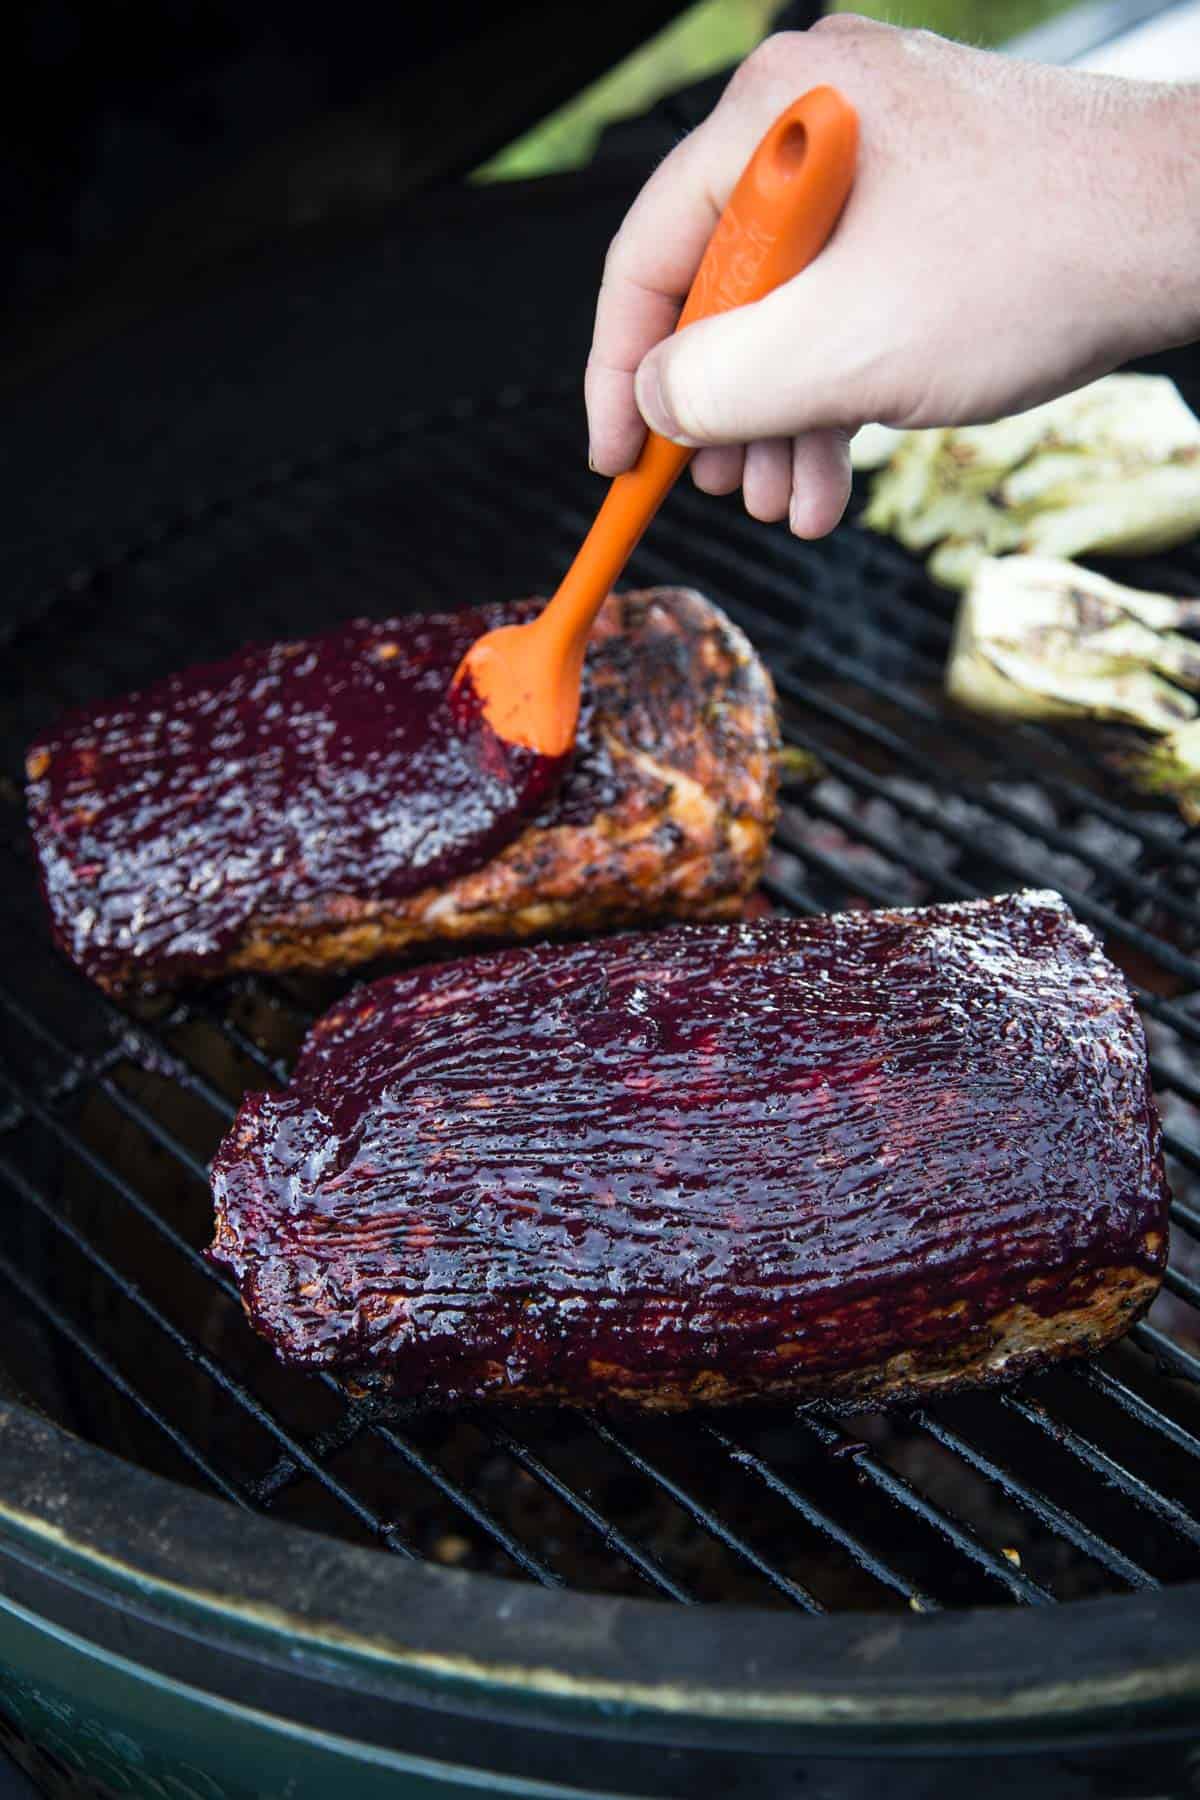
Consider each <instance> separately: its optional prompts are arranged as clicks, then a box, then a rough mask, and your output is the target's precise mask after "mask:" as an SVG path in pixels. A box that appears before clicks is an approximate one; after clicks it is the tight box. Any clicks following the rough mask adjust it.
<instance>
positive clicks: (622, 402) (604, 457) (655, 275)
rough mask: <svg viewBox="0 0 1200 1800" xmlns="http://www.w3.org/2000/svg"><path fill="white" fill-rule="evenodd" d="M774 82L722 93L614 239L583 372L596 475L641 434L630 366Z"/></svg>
mask: <svg viewBox="0 0 1200 1800" xmlns="http://www.w3.org/2000/svg"><path fill="white" fill-rule="evenodd" d="M782 91H783V90H782V88H780V89H779V92H776V91H775V90H774V89H772V88H770V87H766V86H764V87H763V91H762V93H761V94H759V93H757V92H756V93H755V99H754V103H753V104H749V103H747V102H746V101H745V100H742V101H736V102H733V103H731V102H730V100H729V98H728V96H726V97H725V98H723V99H722V100H721V102H720V104H719V105H718V106H717V108H716V110H715V111H714V112H713V113H712V114H711V115H710V117H709V118H708V119H706V120H705V122H704V124H703V125H701V126H700V127H699V128H698V129H697V130H696V131H693V132H692V133H691V135H690V136H689V137H687V138H685V139H684V141H683V142H682V143H681V144H679V145H677V146H676V148H675V149H674V150H673V151H672V152H671V154H670V155H669V156H668V157H667V158H666V159H665V160H664V161H663V162H662V163H660V164H659V166H658V168H657V169H656V170H655V172H654V174H653V175H652V176H651V177H650V179H649V181H648V182H647V183H646V185H645V187H644V188H643V189H642V191H641V193H640V194H639V195H638V197H637V199H636V200H635V201H634V203H633V206H632V207H631V208H630V210H629V212H628V214H627V215H626V218H625V221H624V223H623V224H622V226H621V229H620V230H619V231H618V233H617V235H616V237H615V238H614V239H613V241H612V244H611V246H610V248H609V252H608V257H607V259H606V261H605V265H604V277H603V280H602V281H601V284H600V295H599V298H598V300H597V302H596V321H595V325H594V328H593V333H592V348H591V354H590V355H589V357H588V367H587V374H586V377H585V381H584V395H585V399H586V402H587V413H588V429H589V434H590V458H591V462H592V466H593V468H595V469H597V470H598V471H599V472H600V473H601V474H604V475H619V474H620V473H621V471H622V470H623V469H627V468H628V467H629V465H630V464H631V463H632V462H633V460H634V458H635V456H636V455H637V452H638V449H639V448H640V446H641V442H642V438H643V437H644V435H645V433H644V430H643V424H642V419H641V415H640V414H639V413H638V410H637V406H636V403H635V400H634V389H633V377H634V372H635V371H636V369H637V367H638V365H639V364H640V363H641V361H642V359H643V357H644V356H645V355H646V352H647V351H648V350H651V349H653V347H654V345H655V344H658V343H661V341H662V340H663V339H664V338H666V337H669V336H670V334H671V333H672V332H673V331H674V329H675V323H676V320H677V319H678V317H679V312H680V308H681V307H682V305H683V302H684V300H685V299H686V297H687V294H688V290H689V289H690V287H691V285H692V281H693V279H694V277H695V274H696V271H697V269H698V268H699V267H700V262H701V258H702V257H703V255H704V252H705V249H706V248H707V245H708V240H709V238H710V237H711V236H712V233H713V230H714V228H715V226H716V223H717V220H718V219H719V218H720V216H721V209H722V208H723V207H724V205H725V202H726V201H727V200H728V198H729V196H730V194H731V193H732V191H733V188H734V185H735V183H736V181H737V178H738V176H739V175H740V174H741V171H742V169H743V167H744V166H745V163H746V159H747V158H748V157H749V155H750V153H751V151H752V150H753V149H754V147H755V145H756V144H757V142H758V139H759V137H760V136H761V135H762V132H763V131H764V130H765V129H766V127H767V125H768V124H770V122H771V120H772V118H774V116H775V113H776V112H777V111H778V110H779V105H781V104H782V103H783V102H782V100H781V99H780V98H779V94H780V93H782ZM797 91H798V90H797Z"/></svg>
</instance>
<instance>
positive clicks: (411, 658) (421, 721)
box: [27, 602, 566, 979]
mask: <svg viewBox="0 0 1200 1800" xmlns="http://www.w3.org/2000/svg"><path fill="white" fill-rule="evenodd" d="M536 605H537V603H536V602H530V603H527V604H525V605H522V606H518V607H516V608H512V607H507V608H495V607H493V608H476V609H473V610H464V611H463V612H459V613H454V614H442V615H436V616H421V617H413V618H410V619H408V620H392V621H388V622H386V623H384V624H378V623H367V622H363V621H357V622H354V623H352V624H349V625H346V626H344V627H341V628H340V629H338V630H337V631H332V632H329V633H327V634H326V635H324V636H322V637H317V638H311V639H307V640H303V641H299V642H294V643H281V644H271V645H267V646H263V647H255V648H250V649H247V650H244V651H242V652H240V653H239V654H238V655H237V656H235V657H232V658H230V659H228V660H227V661H225V662H223V663H215V664H210V665H206V666H203V667H198V668H194V669H189V670H186V671H184V672H183V673H181V674H179V675H174V676H172V677H171V678H170V679H169V680H167V681H165V682H162V683H160V684H159V685H158V686H156V687H153V688H150V689H147V690H146V691H145V692H143V693H141V694H133V695H130V696H128V697H127V698H125V699H123V700H121V701H120V702H118V703H117V704H115V705H114V706H112V707H111V708H108V709H97V710H95V711H92V712H89V713H85V714H78V715H75V716H74V717H72V718H68V719H66V720H63V721H62V722H61V723H60V725H59V726H58V728H57V729H56V731H55V732H54V733H53V734H52V735H50V736H48V737H46V738H44V739H42V740H41V741H40V742H38V743H36V744H34V745H33V747H32V748H31V750H30V752H29V756H28V759H27V768H28V775H29V805H30V817H31V823H32V827H33V832H34V837H35V842H36V844H37V848H38V854H39V861H40V867H41V875H42V884H43V889H44V892H45V895H46V899H47V902H48V905H49V907H50V912H51V917H52V920H53V924H54V930H55V935H56V937H57V939H58V942H59V944H60V946H61V947H62V948H63V949H64V950H65V952H66V953H67V954H68V955H69V956H70V957H71V958H72V960H74V961H75V962H77V963H79V964H80V966H81V967H82V968H84V969H85V970H86V971H87V972H88V973H89V974H91V975H92V976H94V977H97V978H100V979H103V978H104V977H106V976H109V977H111V976H112V975H113V974H114V973H115V972H116V971H121V972H124V971H126V970H127V969H128V968H130V967H133V968H137V967H139V966H144V967H145V968H146V969H148V970H153V971H155V972H160V971H162V970H164V969H165V970H167V971H169V972H170V973H172V974H183V973H187V972H188V971H190V970H197V969H203V968H205V967H206V966H208V965H211V964H213V963H217V962H219V961H220V960H221V958H222V956H223V954H224V953H225V952H226V950H227V949H228V947H229V946H230V945H231V944H232V943H234V942H235V941H236V940H237V938H238V937H239V935H240V934H241V933H242V932H243V930H244V929H245V926H246V924H247V921H248V920H251V919H260V918H268V919H269V918H271V917H274V916H282V915H286V914H287V913H288V912H289V910H293V909H295V908H296V907H298V906H301V905H303V904H304V902H306V901H310V900H314V899H319V898H320V897H321V896H322V895H324V894H326V893H328V892H329V891H330V890H347V889H348V890H349V891H350V892H353V893H356V894H359V895H362V896H364V897H367V898H377V897H399V896H403V895H406V894H410V893H413V892H415V891H417V890H419V889H421V888H424V887H428V886H430V885H432V884H434V883H438V882H443V881H446V880H448V879H450V878H452V877H454V876H456V875H459V874H461V873H463V872H464V871H466V870H471V869H476V868H478V867H480V866H481V865H482V864H483V863H485V862H486V861H487V860H488V859H489V857H491V856H492V855H494V854H495V852H496V851H497V850H499V849H500V848H501V847H502V846H503V845H504V844H506V843H508V842H509V841H510V840H511V839H512V838H513V837H515V836H516V834H517V833H518V832H519V830H520V829H521V827H522V825H523V823H524V821H525V820H526V818H527V817H528V816H529V814H530V813H531V812H534V811H536V809H537V808H538V807H539V806H540V805H541V804H542V803H543V802H544V801H545V800H546V799H547V798H548V796H549V795H550V793H551V792H552V790H553V788H554V787H555V785H556V783H557V782H558V780H559V778H560V776H561V774H562V771H563V768H564V766H565V761H566V759H565V758H548V757H542V756H538V755H536V754H535V753H534V752H532V751H529V750H526V749H524V748H522V747H521V746H518V745H513V744H507V743H504V742H502V740H501V739H499V738H498V737H496V735H495V733H494V732H492V731H491V729H490V727H489V726H488V725H487V724H486V722H485V721H484V720H483V719H482V717H481V715H480V711H479V706H478V701H477V700H474V698H473V696H472V695H471V694H470V692H469V691H467V692H463V691H460V692H459V693H458V694H456V695H455V697H454V700H453V702H450V701H448V700H447V691H448V688H449V685H450V681H451V677H452V676H453V674H454V671H455V669H456V668H457V666H458V663H459V661H460V659H461V657H462V656H463V654H464V652H465V651H466V650H467V649H468V647H469V646H470V645H471V644H472V643H473V642H474V641H475V639H476V638H477V637H479V636H480V635H481V634H482V633H483V632H485V631H488V630H490V629H491V628H492V627H493V626H495V625H497V624H501V623H505V622H511V621H512V620H513V619H514V618H515V617H519V618H524V617H528V616H531V615H532V613H533V612H534V611H535V610H536Z"/></svg>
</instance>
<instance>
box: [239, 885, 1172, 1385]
mask: <svg viewBox="0 0 1200 1800" xmlns="http://www.w3.org/2000/svg"><path fill="white" fill-rule="evenodd" d="M213 1191H214V1195H215V1201H216V1237H215V1242H214V1245H213V1249H212V1254H213V1256H214V1257H215V1258H216V1259H217V1260H218V1261H219V1262H221V1263H223V1264H224V1265H226V1266H227V1267H228V1268H229V1269H231V1270H232V1271H233V1272H234V1274H235V1276H236V1277H237V1280H238V1282H239V1284H240V1288H241V1293H242V1296H243V1300H244V1304H245V1308H246V1311H247V1314H248V1316H249V1318H250V1320H251V1322H252V1323H253V1324H254V1325H255V1326H256V1328H257V1329H258V1330H259V1331H260V1332H262V1333H263V1334H264V1336H266V1337H267V1338H269V1339H270V1340H271V1342H272V1343H273V1344H274V1345H275V1346H276V1348H277V1350H278V1351H279V1353H280V1355H281V1356H282V1357H283V1358H284V1359H285V1360H287V1361H288V1362H291V1363H295V1364H299V1365H303V1366H307V1367H312V1366H316V1367H329V1368H339V1369H343V1370H347V1371H353V1372H355V1373H358V1374H362V1373H364V1372H368V1371H371V1372H374V1373H376V1374H378V1375H380V1376H383V1377H385V1378H386V1379H387V1381H389V1382H390V1383H391V1384H392V1385H393V1387H394V1388H395V1390H396V1391H397V1392H398V1393H401V1394H404V1395H406V1396H410V1397H413V1398H415V1399H419V1400H421V1401H425V1402H437V1403H445V1402H449V1401H455V1400H464V1399H465V1400H471V1401H478V1400H483V1399H493V1398H494V1399H497V1400H504V1401H545V1400H559V1401H571V1402H579V1403H586V1404H591V1403H595V1402H602V1401H608V1400H620V1401H623V1402H628V1403H633V1404H635V1405H638V1406H642V1407H647V1408H681V1407H687V1406H691V1405H696V1404H701V1403H705V1404H707V1403H717V1402H726V1401H734V1400H739V1399H743V1398H751V1397H760V1398H761V1397H765V1396H771V1395H777V1396H782V1395H791V1396H798V1395H806V1394H814V1393H815V1394H825V1395H831V1396H837V1397H841V1398H844V1399H848V1400H849V1399H854V1400H870V1401H890V1400H894V1399H898V1398H903V1397H905V1396H911V1395H920V1394H927V1393H930V1392H934V1391H940V1390H945V1389H952V1388H958V1387H962V1386H965V1385H968V1384H972V1383H981V1382H993V1381H999V1380H1002V1379H1005V1380H1006V1379H1009V1378H1011V1377H1014V1376H1017V1375H1019V1374H1021V1373H1023V1372H1024V1371H1026V1370H1029V1369H1031V1368H1035V1367H1037V1366H1038V1365H1040V1364H1043V1363H1047V1362H1051V1361H1053V1360H1055V1359H1057V1358H1061V1357H1067V1356H1075V1355H1080V1354H1082V1353H1084V1352H1087V1351H1091V1350H1096V1349H1098V1348H1099V1347H1100V1346H1101V1345H1103V1344H1106V1343H1107V1342H1109V1340H1110V1339H1112V1338H1115V1337H1116V1336H1118V1335H1119V1334H1120V1333H1121V1332H1123V1331H1124V1330H1125V1329H1126V1328H1127V1327H1128V1326H1129V1325H1130V1324H1131V1323H1132V1322H1133V1321H1134V1320H1135V1319H1136V1318H1137V1317H1138V1315H1139V1314H1140V1313H1141V1312H1143V1311H1144V1310H1145V1308H1146V1307H1147V1306H1148V1305H1149V1303H1150V1301H1151V1299H1152V1298H1153V1296H1154V1294H1155V1292H1156V1291H1157V1289H1158V1286H1159V1283H1160V1280H1161V1276H1162V1270H1163V1263H1164V1258H1165V1254H1166V1241H1167V1217H1166V1209H1167V1204H1168V1195H1167V1189H1166V1185H1165V1179H1164V1173H1163V1160H1162V1150H1161V1145H1160V1134H1159V1124H1158V1118H1157V1115H1156V1112H1155V1106H1154V1101H1153V1098H1152V1095H1151V1092H1150V1087H1149V1082H1148V1076H1147V1067H1146V1052H1145V1044H1144V1039H1143V1035H1142V1029H1141V1025H1140V1022H1139V1020H1138V1017H1137V1015H1136V1013H1135V1011H1134V1007H1133V1004H1132V1001H1131V999H1130V995H1129V992H1128V990H1127V988H1126V986H1125V983H1124V981H1123V979H1122V977H1121V976H1120V974H1119V973H1118V972H1117V971H1116V969H1114V968H1113V967H1112V965H1111V964H1110V963H1109V962H1108V961H1107V960H1106V959H1105V957H1104V955H1103V954H1102V952H1101V951H1100V949H1099V948H1098V946H1097V944H1096V942H1095V940H1094V939H1093V938H1092V936H1091V934H1090V932H1088V931H1087V930H1086V929H1085V927H1083V926H1082V925H1080V924H1079V923H1078V922H1077V921H1076V919H1075V918H1074V917H1073V916H1072V914H1071V913H1070V912H1069V910H1068V909H1067V907H1066V905H1065V903H1064V902H1063V901H1062V900H1061V899H1060V898H1059V897H1058V896H1057V895H1055V894H1050V893H1023V894H1017V895H1013V896H1008V897H1005V898H1001V899H997V900H988V901H978V902H967V903H963V904H957V905H950V906H935V907H931V908H929V909H927V910H924V911H892V912H876V913H849V914H845V915H843V916H840V917H835V918H822V919H812V920H787V921H785V920H779V919H767V920H760V921H757V922H754V923H748V924H746V923H744V924H736V925H712V926H687V925H685V926H674V927H671V928H668V929H666V930H664V931H661V932H657V933H652V934H647V935H637V936H622V937H617V938H610V939H606V940H602V941H598V942H593V943H588V944H580V945H538V946H533V947H526V948H520V949H513V950H507V951H502V952H499V953H497V954H493V955H486V956H475V957H470V958H466V959H463V960H460V961H456V962H451V963H445V964H442V965H440V966H428V967H425V968H421V969H417V970H414V971H412V972H410V973H405V974H401V975H398V976H394V977H391V978H388V979H385V980H383V981H379V982H376V983H374V984H372V985H370V986H368V987H365V988H362V989H360V990H358V991H357V992H356V993H354V994H353V995H352V996H351V997H350V998H348V999H347V1000H346V1001H345V1002H343V1003H342V1004H341V1005H339V1006H338V1007H337V1008H336V1009H335V1010H334V1011H332V1012H330V1013H329V1014H328V1015H327V1016H326V1017H325V1018H323V1019H321V1020H320V1021H319V1023H318V1024H316V1025H315V1026H314V1027H313V1030H312V1032H311V1034H310V1036H309V1038H308V1041H307V1043H306V1045H305V1047H304V1050H303V1052H302V1054H301V1057H300V1061H299V1065H298V1067H297V1069H296V1072H295V1075H294V1078H293V1081H292V1083H291V1085H290V1086H289V1087H288V1088H287V1089H286V1091H284V1092H282V1093H278V1094H254V1095H251V1096H250V1097H249V1098H248V1099H247V1100H246V1101H245V1103H244V1105H243V1106H242V1108H241V1111H240V1113H239V1114H238V1117H237V1120H236V1122H235V1124H234V1126H233V1128H232V1129H231V1131H230V1133H229V1136H228V1137H227V1139H226V1141H225V1143H224V1144H223V1145H222V1147H221V1150H220V1153H219V1155H218V1156H217V1158H216V1161H215V1163H214V1166H213Z"/></svg>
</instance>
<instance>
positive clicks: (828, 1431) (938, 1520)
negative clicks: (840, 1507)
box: [796, 1403, 1054, 1606]
mask: <svg viewBox="0 0 1200 1800" xmlns="http://www.w3.org/2000/svg"><path fill="white" fill-rule="evenodd" d="M796 1416H797V1418H799V1420H800V1421H801V1423H802V1424H803V1425H805V1426H807V1427H808V1429H809V1431H811V1432H812V1433H813V1434H814V1435H815V1436H816V1437H817V1438H818V1439H819V1440H820V1442H821V1443H823V1444H830V1445H832V1444H839V1443H844V1444H850V1443H853V1441H854V1440H853V1439H852V1438H851V1437H850V1435H849V1433H848V1432H847V1431H845V1430H844V1429H843V1427H842V1426H841V1425H838V1424H837V1423H835V1422H834V1420H833V1419H831V1418H830V1417H829V1416H828V1414H827V1413H826V1412H825V1411H824V1410H823V1409H822V1408H821V1407H820V1406H819V1404H817V1403H814V1404H812V1405H808V1406H801V1407H799V1408H798V1409H797V1414H796ZM854 1466H855V1468H856V1469H857V1470H858V1471H859V1473H860V1474H862V1475H865V1476H866V1477H867V1478H868V1480H870V1481H871V1482H873V1483H874V1485H875V1486H876V1487H877V1488H879V1489H880V1491H881V1492H882V1493H885V1494H886V1495H887V1496H888V1498H889V1499H890V1500H894V1501H895V1502H896V1504H897V1505H898V1506H902V1507H903V1508H904V1509H905V1511H906V1512H910V1513H912V1514H913V1515H914V1516H915V1517H916V1518H918V1519H920V1520H921V1521H922V1523H923V1524H926V1525H928V1526H930V1527H931V1528H932V1529H933V1530H934V1531H936V1532H937V1533H938V1535H939V1536H940V1537H941V1538H942V1539H943V1540H944V1541H946V1542H948V1543H951V1544H953V1545H954V1547H955V1549H956V1550H958V1551H959V1552H960V1553H961V1554H962V1555H963V1556H965V1557H967V1558H968V1559H969V1560H970V1561H971V1562H973V1563H974V1564H975V1565H976V1567H977V1568H980V1569H982V1570H983V1572H984V1574H986V1575H990V1576H991V1578H992V1580H993V1581H998V1582H999V1583H1000V1585H1001V1586H1002V1587H1005V1588H1007V1589H1008V1591H1009V1593H1010V1594H1011V1595H1012V1597H1013V1599H1014V1600H1020V1601H1023V1602H1024V1603H1025V1604H1026V1605H1034V1606H1045V1605H1050V1604H1052V1603H1053V1601H1054V1595H1053V1594H1052V1593H1051V1592H1050V1590H1049V1589H1048V1588H1045V1587H1043V1586H1042V1584H1041V1582H1040V1581H1034V1580H1033V1578H1032V1576H1029V1575H1026V1574H1025V1573H1024V1572H1023V1571H1022V1570H1020V1569H1016V1568H1014V1567H1013V1565H1012V1564H1011V1563H1010V1562H1008V1561H1006V1559H1005V1558H1004V1557H1003V1556H999V1555H997V1553H996V1552H995V1551H994V1550H993V1549H991V1547H990V1546H989V1545H987V1544H985V1543H984V1542H983V1540H982V1539H981V1538H980V1537H978V1536H977V1535H976V1533H975V1532H974V1531H972V1529H971V1527H970V1526H969V1525H964V1524H963V1522H962V1520H961V1519H956V1518H955V1517H954V1515H953V1514H952V1513H949V1512H947V1511H946V1510H945V1509H944V1508H943V1507H940V1506H937V1505H935V1504H934V1502H933V1501H932V1500H930V1499H928V1498H927V1497H926V1496H925V1495H924V1494H921V1493H918V1492H917V1490H916V1488H914V1487H912V1486H910V1484H909V1483H908V1482H907V1481H905V1480H904V1478H903V1476H901V1475H897V1474H896V1472H895V1470H894V1469H889V1468H888V1466H887V1464H886V1463H884V1462H881V1461H880V1459H879V1458H878V1457H877V1456H876V1455H874V1453H873V1452H872V1451H870V1450H862V1451H858V1452H856V1454H855V1457H854Z"/></svg>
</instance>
